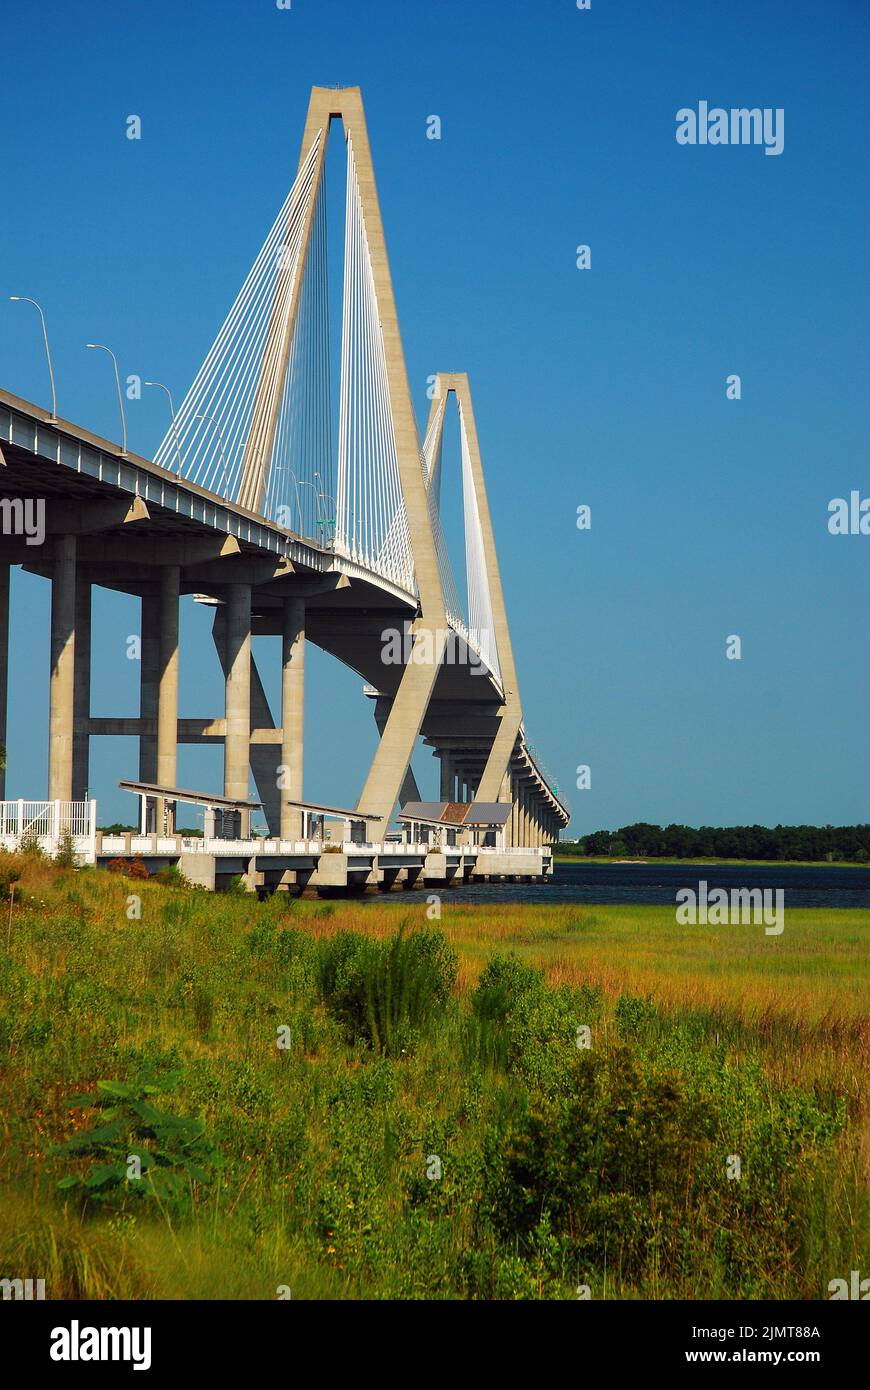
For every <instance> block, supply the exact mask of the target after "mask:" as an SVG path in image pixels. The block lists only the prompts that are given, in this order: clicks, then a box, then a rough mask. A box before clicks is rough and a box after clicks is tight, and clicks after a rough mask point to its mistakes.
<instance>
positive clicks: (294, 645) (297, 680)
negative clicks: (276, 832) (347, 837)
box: [278, 598, 305, 840]
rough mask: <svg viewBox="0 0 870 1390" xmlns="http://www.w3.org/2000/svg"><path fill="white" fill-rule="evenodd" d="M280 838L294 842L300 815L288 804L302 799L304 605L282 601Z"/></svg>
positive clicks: (296, 838)
mask: <svg viewBox="0 0 870 1390" xmlns="http://www.w3.org/2000/svg"><path fill="white" fill-rule="evenodd" d="M281 727H282V730H283V732H282V735H281V773H280V776H279V783H278V785H279V787H280V788H281V838H282V839H284V840H298V839H299V838H300V837H301V835H302V812H301V811H299V810H296V809H294V808H293V807H292V806H289V805H288V804H287V803H288V802H289V801H301V800H302V770H303V763H304V753H305V603H304V601H303V600H302V599H298V598H288V599H285V600H284V610H283V616H282V628H281Z"/></svg>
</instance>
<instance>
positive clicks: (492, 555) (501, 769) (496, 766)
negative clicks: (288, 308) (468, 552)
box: [426, 372, 523, 801]
mask: <svg viewBox="0 0 870 1390" xmlns="http://www.w3.org/2000/svg"><path fill="white" fill-rule="evenodd" d="M451 392H452V393H453V394H454V395H455V397H456V402H457V405H458V406H459V409H460V411H461V415H462V422H463V427H464V430H465V437H466V442H467V445H468V457H469V461H470V464H471V476H472V481H473V485H474V496H475V500H476V502H477V514H478V519H479V523H480V533H481V535H480V539H481V543H482V546H483V554H484V560H485V564H486V578H487V584H488V586H489V601H490V607H491V611H492V622H493V628H494V635H495V644H496V650H497V652H498V664H499V667H500V672H501V679H502V685H503V689H504V697H505V703H504V708H503V710H502V715H501V719H500V721H499V726H498V730H497V732H496V735H495V738H494V740H493V744H492V747H491V749H490V751H489V756H488V757H487V761H486V765H485V767H484V770H483V773H482V775H481V778H480V783H479V785H478V788H477V796H478V799H479V800H480V801H499V800H502V799H505V800H510V799H511V798H510V796H506V795H505V787H506V786H509V785H510V778H507V782H506V781H505V779H506V777H507V773H508V769H509V767H510V760H511V755H512V753H513V750H514V745H515V743H516V739H517V734H518V733H519V730H520V725H521V723H522V718H523V710H522V704H521V701H520V692H519V684H518V682H517V673H516V667H515V666H514V656H513V648H512V647H511V638H510V628H509V626H508V620H507V611H506V609H505V603H504V593H503V592H502V587H501V575H500V573H499V567H498V555H497V553H496V548H495V536H494V535H493V530H492V521H491V518H490V515H489V502H488V500H487V495H486V484H485V482H484V478H483V464H482V462H481V457H480V445H479V442H478V438H477V425H476V423H475V419H474V406H473V404H472V400H471V388H470V386H469V384H468V376H467V374H466V373H465V372H438V373H436V376H435V389H434V394H433V398H432V404H431V406H430V410H429V425H428V426H427V431H426V432H427V434H428V432H429V428H430V427H431V426H432V424H433V421H436V420H437V424H436V426H435V428H436V433H435V435H434V436H433V439H432V442H431V451H432V457H433V458H437V456H438V450H439V447H440V442H441V440H440V436H441V434H442V432H443V429H444V412H443V411H440V412H439V404H440V402H441V400H442V399H443V398H444V397H445V396H447V395H449V394H450V393H451Z"/></svg>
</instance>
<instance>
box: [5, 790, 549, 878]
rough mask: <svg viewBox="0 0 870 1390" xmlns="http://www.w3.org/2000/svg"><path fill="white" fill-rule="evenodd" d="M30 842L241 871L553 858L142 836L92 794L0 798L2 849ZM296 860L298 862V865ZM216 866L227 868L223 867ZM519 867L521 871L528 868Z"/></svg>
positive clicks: (412, 844)
mask: <svg viewBox="0 0 870 1390" xmlns="http://www.w3.org/2000/svg"><path fill="white" fill-rule="evenodd" d="M28 846H38V847H39V849H40V850H41V851H42V853H43V854H47V855H49V856H51V857H52V858H54V857H56V855H57V854H58V853H59V852H60V851H61V850H63V849H64V848H71V849H72V852H73V854H74V855H75V860H76V863H77V864H79V865H84V864H96V863H97V861H98V859H99V860H100V861H102V862H103V863H105V862H106V860H109V859H133V858H141V859H144V860H145V861H146V862H147V861H148V860H149V859H150V860H151V861H152V862H153V861H154V860H163V861H164V862H165V861H166V860H173V859H175V860H180V859H181V858H182V856H183V857H184V858H185V859H188V860H189V859H190V858H191V857H193V859H194V861H195V862H196V863H199V862H200V860H202V861H203V863H206V862H207V861H208V859H209V858H211V859H212V860H214V861H218V860H228V859H229V860H241V861H247V866H246V867H245V869H244V872H253V865H254V864H255V863H258V864H259V866H260V869H262V870H263V871H265V870H266V862H267V861H268V860H269V859H284V860H287V859H296V860H297V861H298V860H299V859H303V860H314V861H315V862H316V863H317V864H319V865H320V868H319V869H318V871H317V872H318V873H322V872H324V868H325V867H328V866H329V865H330V862H331V861H330V859H329V856H330V855H337V856H339V859H340V861H341V862H343V863H344V865H345V866H346V872H348V873H350V872H352V873H354V874H359V873H360V872H365V871H371V872H375V871H377V872H380V870H379V869H378V865H379V864H380V866H381V867H383V866H384V864H385V861H389V860H390V859H391V858H393V859H403V860H405V861H406V863H407V861H408V860H411V861H414V860H418V859H419V860H420V861H421V862H420V864H419V865H417V866H415V871H416V870H422V869H423V867H424V865H425V863H426V861H427V858H428V857H429V856H434V857H435V858H436V860H437V858H438V856H443V857H444V859H445V861H448V862H449V864H450V865H451V866H452V869H451V872H455V871H456V868H457V864H458V866H459V871H460V872H465V871H466V870H467V871H472V868H473V865H474V862H475V861H477V872H478V873H480V872H481V861H483V862H484V863H486V864H487V868H486V869H485V870H484V871H483V872H485V873H496V874H497V873H498V872H499V859H501V860H502V862H504V863H505V864H508V862H509V861H513V864H514V866H515V867H513V868H510V867H508V870H507V871H508V872H509V873H516V872H519V869H518V868H517V867H516V863H517V860H520V861H523V860H527V859H532V858H533V857H534V856H537V857H538V859H539V860H540V865H539V867H538V869H533V868H532V865H531V864H530V866H529V867H530V869H531V870H532V872H533V873H540V872H542V871H544V872H549V864H550V851H549V849H548V848H547V847H535V846H528V845H515V846H509V847H507V848H502V847H500V846H498V845H474V844H469V843H459V844H454V845H451V844H442V843H440V842H439V841H432V842H428V841H425V840H408V841H402V840H386V841H383V842H373V841H358V840H344V841H340V842H339V841H328V840H281V839H278V838H277V837H269V836H256V837H254V838H251V839H247V840H221V839H216V838H214V837H209V838H208V839H206V838H205V837H203V836H199V835H156V834H152V835H142V834H139V833H138V832H135V831H133V832H130V833H128V834H123V835H117V834H116V835H104V834H99V833H98V832H97V803H96V801H24V800H19V801H0V850H9V851H15V850H20V849H24V848H27V847H28ZM264 861H265V862H264ZM429 862H431V860H430V861H429ZM463 865H464V866H465V868H463ZM545 865H547V868H546V869H544V866H545ZM490 866H491V867H490ZM216 867H217V865H216V864H215V865H213V866H212V868H211V870H209V871H208V872H209V873H210V874H211V876H212V879H213V877H214V873H215V869H216ZM279 867H280V866H279ZM290 867H293V866H292V865H291V866H290ZM296 867H297V869H298V868H299V867H300V866H299V865H298V864H297V866H296ZM312 867H313V866H311V865H309V868H308V870H307V871H308V872H311V869H312ZM337 867H338V866H336V868H337ZM392 871H393V870H391V872H392ZM395 871H397V872H401V871H402V865H396V866H395ZM409 871H410V870H409ZM221 872H222V873H223V872H226V868H224V869H222V870H221ZM342 872H345V870H342ZM522 872H523V873H524V874H525V872H526V871H525V869H523V870H522ZM327 881H328V882H331V881H332V879H331V877H329V876H328V878H327Z"/></svg>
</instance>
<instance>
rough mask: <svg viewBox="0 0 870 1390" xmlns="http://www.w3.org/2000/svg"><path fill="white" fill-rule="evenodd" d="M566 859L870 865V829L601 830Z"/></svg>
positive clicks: (574, 845) (567, 845) (565, 846)
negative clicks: (796, 861) (573, 856)
mask: <svg viewBox="0 0 870 1390" xmlns="http://www.w3.org/2000/svg"><path fill="white" fill-rule="evenodd" d="M559 853H560V854H576V855H578V856H586V857H591V856H600V855H610V856H612V857H613V858H615V859H625V858H643V859H646V858H650V859H699V858H700V859H703V858H711V859H811V860H818V861H824V860H848V861H849V862H852V863H856V864H866V863H867V862H868V861H870V825H822V826H819V825H775V826H774V827H773V828H772V829H771V828H770V827H769V826H765V825H726V826H717V825H702V826H699V827H698V828H697V829H696V828H695V827H694V826H691V825H665V826H661V825H651V824H649V823H648V822H647V821H638V822H637V823H636V824H635V825H623V826H622V827H621V828H620V829H619V830H595V831H593V832H592V834H591V835H584V836H583V837H582V838H581V839H578V840H573V841H563V842H562V843H560V845H559Z"/></svg>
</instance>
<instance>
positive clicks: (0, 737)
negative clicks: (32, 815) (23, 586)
mask: <svg viewBox="0 0 870 1390" xmlns="http://www.w3.org/2000/svg"><path fill="white" fill-rule="evenodd" d="M9 575H10V566H9V565H2V564H0V746H2V748H3V751H4V754H5V752H6V706H7V699H8V694H9ZM2 762H3V766H2V767H0V801H3V800H5V797H6V758H5V756H4V758H3V759H2Z"/></svg>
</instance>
